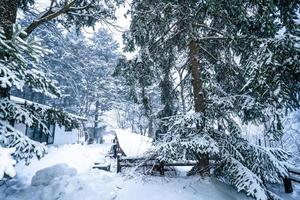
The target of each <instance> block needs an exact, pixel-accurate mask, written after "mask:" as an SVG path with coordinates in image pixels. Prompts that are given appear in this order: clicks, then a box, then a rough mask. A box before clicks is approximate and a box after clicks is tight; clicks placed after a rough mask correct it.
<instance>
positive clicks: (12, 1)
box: [0, 0, 17, 98]
mask: <svg viewBox="0 0 300 200" xmlns="http://www.w3.org/2000/svg"><path fill="white" fill-rule="evenodd" d="M16 18H17V0H1V1H0V27H1V28H3V31H4V34H5V36H6V38H7V39H10V38H11V37H12V33H13V25H14V23H15V22H16ZM4 57H5V55H3V54H1V53H0V59H3V58H4ZM0 76H1V74H0ZM9 91H10V88H3V87H0V98H5V97H9Z"/></svg>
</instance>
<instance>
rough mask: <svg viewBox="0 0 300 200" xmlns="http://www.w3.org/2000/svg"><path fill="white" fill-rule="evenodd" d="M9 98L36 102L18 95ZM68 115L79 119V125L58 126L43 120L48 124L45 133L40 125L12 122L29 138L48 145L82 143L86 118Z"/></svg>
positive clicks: (25, 102)
mask: <svg viewBox="0 0 300 200" xmlns="http://www.w3.org/2000/svg"><path fill="white" fill-rule="evenodd" d="M11 100H13V101H14V102H15V103H17V104H29V105H30V104H37V103H34V102H31V101H28V100H25V99H22V98H19V97H14V96H11ZM39 105H40V106H43V107H47V108H50V107H49V106H46V105H41V104H39ZM68 114H69V115H70V116H72V117H74V118H76V119H77V120H78V121H79V127H77V128H70V127H65V126H60V125H58V124H57V123H49V122H47V121H46V122H44V124H46V125H47V126H48V129H49V131H50V134H45V133H43V132H42V130H41V128H40V127H36V126H32V127H28V126H27V125H26V124H23V123H15V124H13V126H14V128H15V129H17V130H19V131H21V132H22V133H24V134H25V135H26V136H28V137H29V138H30V139H32V140H34V141H38V142H43V143H46V144H48V145H51V144H52V145H63V144H74V143H82V142H84V141H85V130H84V127H85V123H86V121H87V120H86V118H84V117H81V116H77V115H74V114H71V113H68Z"/></svg>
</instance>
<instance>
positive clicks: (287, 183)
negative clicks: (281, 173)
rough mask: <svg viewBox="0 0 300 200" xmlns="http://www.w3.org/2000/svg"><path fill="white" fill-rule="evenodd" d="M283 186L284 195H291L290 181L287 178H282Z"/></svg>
mask: <svg viewBox="0 0 300 200" xmlns="http://www.w3.org/2000/svg"><path fill="white" fill-rule="evenodd" d="M283 185H284V190H285V193H292V192H293V186H292V181H291V179H289V177H284V178H283Z"/></svg>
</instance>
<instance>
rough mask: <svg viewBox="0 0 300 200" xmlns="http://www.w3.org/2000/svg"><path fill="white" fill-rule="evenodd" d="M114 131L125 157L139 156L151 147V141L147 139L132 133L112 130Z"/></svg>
mask: <svg viewBox="0 0 300 200" xmlns="http://www.w3.org/2000/svg"><path fill="white" fill-rule="evenodd" d="M114 131H115V132H116V134H117V137H118V141H119V145H120V147H121V148H122V150H123V151H124V153H125V154H126V156H130V157H133V156H140V155H142V154H144V153H145V152H147V151H148V150H149V149H150V148H151V147H152V139H151V138H149V137H146V136H143V135H139V134H135V133H132V132H130V131H129V130H123V129H114Z"/></svg>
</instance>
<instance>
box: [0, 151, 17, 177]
mask: <svg viewBox="0 0 300 200" xmlns="http://www.w3.org/2000/svg"><path fill="white" fill-rule="evenodd" d="M14 152H15V149H14V148H2V147H0V180H2V179H3V178H4V176H5V175H7V176H9V177H14V176H15V175H16V171H15V168H14V165H15V164H16V161H15V160H14V159H13V158H12V156H11V154H13V153H14Z"/></svg>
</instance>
